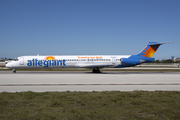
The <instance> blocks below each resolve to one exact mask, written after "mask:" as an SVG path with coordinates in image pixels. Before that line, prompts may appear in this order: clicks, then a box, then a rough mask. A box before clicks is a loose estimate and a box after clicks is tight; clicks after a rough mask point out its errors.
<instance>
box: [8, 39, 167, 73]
mask: <svg viewBox="0 0 180 120" xmlns="http://www.w3.org/2000/svg"><path fill="white" fill-rule="evenodd" d="M168 43H170V42H168ZM162 44H166V43H158V42H149V43H148V45H147V46H146V47H145V48H144V49H143V50H142V52H140V53H139V54H137V55H77V56H52V55H51V56H39V55H37V56H21V57H18V58H17V59H15V60H13V61H10V62H7V64H6V67H7V68H10V69H13V72H14V73H15V72H16V69H45V68H46V69H47V68H49V69H53V68H54V69H57V68H88V69H92V72H93V73H99V72H100V70H99V69H102V68H122V67H131V66H135V65H139V64H141V63H146V62H152V61H155V58H152V56H153V55H154V53H155V52H156V50H157V49H158V48H159V46H160V45H162Z"/></svg>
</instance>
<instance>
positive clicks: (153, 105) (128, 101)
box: [0, 91, 180, 120]
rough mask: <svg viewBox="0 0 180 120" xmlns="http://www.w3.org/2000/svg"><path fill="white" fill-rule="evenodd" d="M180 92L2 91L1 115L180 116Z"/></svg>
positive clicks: (60, 118) (112, 119) (57, 119)
mask: <svg viewBox="0 0 180 120" xmlns="http://www.w3.org/2000/svg"><path fill="white" fill-rule="evenodd" d="M179 100H180V92H177V91H154V92H147V91H133V92H119V91H110V92H108V91H104V92H68V91H67V92H43V93H37V92H30V91H29V92H17V93H6V92H3V93H0V108H1V109H0V119H3V120H4V119H18V120H24V119H26V120H32V119H33V120H39V119H47V120H49V119H54V120H76V119H78V120H92V119H93V120H105V119H107V120H129V119H130V120H137V119H138V120H145V119H148V120H155V119H156V120H168V119H170V120H178V119H180V101H179Z"/></svg>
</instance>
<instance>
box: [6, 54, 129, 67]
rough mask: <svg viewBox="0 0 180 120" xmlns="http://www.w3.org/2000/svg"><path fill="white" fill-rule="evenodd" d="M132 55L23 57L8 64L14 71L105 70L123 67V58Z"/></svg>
mask: <svg viewBox="0 0 180 120" xmlns="http://www.w3.org/2000/svg"><path fill="white" fill-rule="evenodd" d="M128 57H130V55H122V56H121V55H109V56H108V55H105V56H104V55H78V56H21V57H18V58H17V60H16V61H11V62H8V63H7V64H6V67H7V68H12V69H31V68H32V69H37V68H39V69H42V68H105V67H117V66H118V65H121V61H120V60H121V58H128Z"/></svg>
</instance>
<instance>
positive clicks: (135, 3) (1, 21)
mask: <svg viewBox="0 0 180 120" xmlns="http://www.w3.org/2000/svg"><path fill="white" fill-rule="evenodd" d="M179 6H180V1H179V0H0V58H1V57H7V58H16V57H18V56H24V55H37V54H39V55H135V54H138V53H139V52H141V51H142V49H144V47H145V46H146V45H147V44H148V43H149V42H168V41H174V43H172V44H165V45H162V46H161V47H160V48H159V49H158V50H157V52H156V53H155V54H154V56H153V57H154V58H156V59H159V60H161V59H170V58H171V56H175V57H180V46H179V45H180V7H179Z"/></svg>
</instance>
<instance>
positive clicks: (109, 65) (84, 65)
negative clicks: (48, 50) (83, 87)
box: [76, 64, 115, 68]
mask: <svg viewBox="0 0 180 120" xmlns="http://www.w3.org/2000/svg"><path fill="white" fill-rule="evenodd" d="M76 66H78V67H81V68H105V67H114V66H115V65H112V64H77V65H76Z"/></svg>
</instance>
